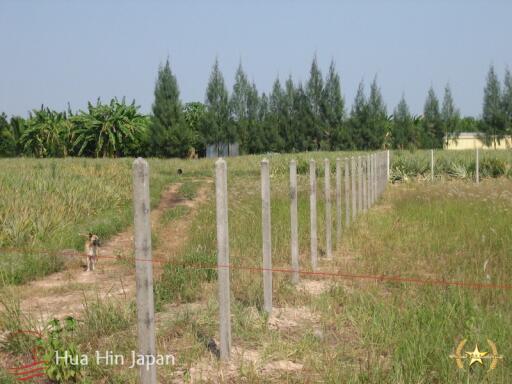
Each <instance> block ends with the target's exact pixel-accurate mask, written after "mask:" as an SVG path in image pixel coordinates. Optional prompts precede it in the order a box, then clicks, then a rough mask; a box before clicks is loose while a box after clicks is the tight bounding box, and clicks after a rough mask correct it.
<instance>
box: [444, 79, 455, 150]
mask: <svg viewBox="0 0 512 384" xmlns="http://www.w3.org/2000/svg"><path fill="white" fill-rule="evenodd" d="M441 120H442V122H443V127H444V137H445V144H448V141H449V140H450V139H453V138H456V137H457V135H458V129H459V122H460V112H459V110H458V109H457V108H456V107H455V104H454V102H453V96H452V91H451V89H450V85H449V84H446V87H445V88H444V97H443V106H442V108H441Z"/></svg>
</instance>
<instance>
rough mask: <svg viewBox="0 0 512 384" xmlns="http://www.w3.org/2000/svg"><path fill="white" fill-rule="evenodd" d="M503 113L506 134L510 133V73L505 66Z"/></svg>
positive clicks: (511, 96)
mask: <svg viewBox="0 0 512 384" xmlns="http://www.w3.org/2000/svg"><path fill="white" fill-rule="evenodd" d="M502 104H503V113H504V114H505V119H506V127H505V132H506V134H507V135H512V74H511V73H510V70H509V69H508V68H507V69H506V70H505V80H504V81H503V103H502Z"/></svg>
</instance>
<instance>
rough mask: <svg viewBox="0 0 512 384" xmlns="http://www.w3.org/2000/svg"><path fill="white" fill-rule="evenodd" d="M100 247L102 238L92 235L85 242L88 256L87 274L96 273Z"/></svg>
mask: <svg viewBox="0 0 512 384" xmlns="http://www.w3.org/2000/svg"><path fill="white" fill-rule="evenodd" d="M99 246H100V238H99V237H98V236H96V235H94V234H92V233H89V237H88V238H87V240H86V241H85V253H86V255H87V272H89V271H94V268H95V267H96V261H97V260H98V248H99Z"/></svg>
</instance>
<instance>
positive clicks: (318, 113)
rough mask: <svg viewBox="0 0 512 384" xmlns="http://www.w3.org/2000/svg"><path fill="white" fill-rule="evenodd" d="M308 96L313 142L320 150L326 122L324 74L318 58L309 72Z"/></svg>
mask: <svg viewBox="0 0 512 384" xmlns="http://www.w3.org/2000/svg"><path fill="white" fill-rule="evenodd" d="M306 96H307V98H308V102H309V109H310V111H311V113H312V116H313V126H312V127H311V128H312V135H311V140H313V142H314V143H313V148H314V149H319V148H320V142H321V141H322V139H323V137H322V136H323V135H322V133H323V130H324V122H323V119H322V107H323V105H322V104H323V79H322V73H321V72H320V69H319V68H318V63H317V60H316V56H315V57H314V58H313V62H312V63H311V69H310V71H309V79H308V81H307V83H306Z"/></svg>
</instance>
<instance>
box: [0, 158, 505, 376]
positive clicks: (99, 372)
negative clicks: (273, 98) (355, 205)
mask: <svg viewBox="0 0 512 384" xmlns="http://www.w3.org/2000/svg"><path fill="white" fill-rule="evenodd" d="M350 155H352V153H311V154H297V155H290V154H287V155H277V154H276V155H270V156H269V159H270V165H271V183H272V184H271V191H272V196H271V198H272V258H273V266H274V268H277V269H279V268H283V269H286V268H289V266H290V261H289V259H290V256H289V255H290V217H289V215H290V214H289V197H288V196H289V195H288V173H287V172H288V162H289V160H290V159H292V158H296V159H297V160H298V173H299V180H298V183H299V191H298V192H299V249H300V266H301V269H303V270H306V271H309V270H310V265H309V195H308V174H307V170H308V168H307V166H308V165H307V161H308V159H309V158H310V157H314V158H316V159H317V160H318V161H317V163H318V167H319V172H318V186H319V193H318V196H319V199H318V213H319V218H318V225H319V228H318V231H319V248H320V261H319V267H320V271H321V272H326V273H329V274H339V275H340V276H338V277H333V276H321V275H319V276H311V275H303V276H301V281H300V283H299V284H298V285H297V286H294V285H292V284H291V283H290V276H289V274H287V273H279V272H275V273H274V286H273V292H274V311H273V313H272V315H271V316H270V317H269V316H267V315H266V314H265V312H264V311H263V310H262V305H263V293H262V276H261V272H259V271H257V270H251V269H250V268H255V269H257V268H260V267H261V260H262V258H261V236H262V234H261V200H260V184H259V183H260V178H259V161H260V160H261V158H262V156H244V157H240V158H233V159H228V171H229V174H228V189H229V225H230V227H229V230H230V247H231V249H230V252H231V254H230V257H231V263H232V264H233V265H234V268H233V269H232V271H231V289H232V326H233V330H232V334H233V347H234V353H233V358H232V361H231V362H230V363H229V364H221V363H219V362H218V360H217V359H216V358H215V356H214V354H212V353H211V350H210V349H209V348H208V345H207V344H208V342H209V341H210V340H211V339H214V340H218V310H217V284H216V277H217V275H216V271H215V270H214V269H211V268H197V267H198V266H199V265H201V266H205V265H208V266H213V265H215V263H216V232H215V228H216V227H215V200H214V183H213V161H211V160H197V161H180V160H150V166H151V197H152V207H153V213H152V228H153V234H152V235H153V240H154V241H153V247H154V257H155V258H158V259H159V260H165V261H166V263H165V264H163V265H155V278H156V283H155V297H156V306H157V311H158V312H157V348H158V351H159V352H160V353H172V354H173V355H174V356H175V357H176V364H175V365H174V366H164V367H162V368H160V369H159V370H158V375H159V381H160V382H162V383H172V382H176V383H180V382H194V383H196V382H212V383H218V382H229V383H240V382H246V383H260V382H269V383H270V382H284V383H299V382H300V383H302V382H310V383H316V382H325V383H404V384H405V383H407V384H408V383H466V382H469V383H508V382H509V379H507V378H510V377H512V365H511V364H510V356H512V347H511V346H510V343H509V340H510V339H511V338H512V320H511V319H512V305H511V303H512V300H511V299H512V292H511V291H512V290H511V289H509V288H508V287H501V288H500V287H499V286H500V285H507V284H510V282H511V277H512V266H511V264H510V261H509V259H510V255H511V254H512V225H511V224H512V219H511V217H512V216H511V210H512V181H511V180H510V179H509V178H508V177H507V175H508V174H510V159H509V154H508V153H505V152H503V153H501V154H500V155H499V160H498V162H502V163H503V172H501V170H500V171H499V172H498V173H497V174H496V175H495V176H499V177H496V178H492V177H490V176H493V175H494V173H493V171H492V170H493V169H494V167H498V168H499V167H501V165H500V164H501V163H500V164H498V165H496V164H494V163H493V161H494V160H489V162H490V163H492V164H490V165H489V166H488V171H486V172H488V173H486V174H485V175H484V176H486V177H484V179H483V181H482V182H481V183H480V184H479V185H476V184H475V183H474V182H473V181H472V173H471V172H472V168H471V156H470V155H471V154H470V153H462V154H451V153H439V154H438V155H439V158H441V157H442V158H443V159H444V160H440V161H439V163H438V165H437V168H436V172H437V173H438V176H437V177H436V180H435V181H434V182H430V181H429V180H428V172H429V171H430V167H429V164H428V153H426V152H421V153H420V152H419V153H415V154H410V153H396V154H394V156H393V158H394V162H393V172H392V176H393V177H394V180H395V181H396V182H395V183H390V184H389V186H388V189H387V191H386V192H385V193H384V195H383V196H382V197H381V199H380V200H379V201H378V202H377V204H376V205H375V206H374V207H372V208H371V209H370V210H369V211H368V212H367V213H365V214H362V215H361V216H359V217H358V218H357V220H356V221H355V222H354V223H353V225H351V226H350V227H349V228H343V234H342V238H341V241H340V242H339V243H336V247H335V251H334V257H333V259H332V260H326V259H325V258H324V257H323V254H324V251H325V244H324V240H325V239H324V231H325V220H324V216H323V214H324V213H323V212H324V205H323V204H324V203H323V198H322V195H323V183H322V182H323V172H322V171H320V168H321V160H322V159H323V158H324V157H328V158H330V159H331V164H334V159H335V158H336V157H345V156H350ZM486 156H490V154H486ZM425 161H427V163H426V166H425ZM0 165H1V168H0V169H1V171H0V193H1V194H2V196H7V198H3V199H2V201H1V202H0V222H1V223H2V226H1V229H0V247H2V249H9V251H5V252H4V251H3V252H2V253H1V256H0V273H1V276H2V280H1V281H2V285H3V288H2V290H3V292H2V300H1V303H2V305H1V306H0V307H1V308H0V309H1V310H2V316H1V317H0V334H1V335H2V351H1V354H0V361H2V362H3V364H2V365H3V366H5V367H10V366H13V365H14V366H15V365H16V364H21V363H22V362H24V361H25V360H26V350H27V347H28V346H29V345H30V342H31V340H30V338H29V337H22V336H19V335H14V334H13V333H14V332H15V331H16V330H17V329H27V328H34V329H35V328H41V326H42V321H43V320H44V321H46V320H47V319H49V318H51V317H52V316H57V317H60V318H63V317H64V316H65V315H66V314H72V315H73V316H74V317H76V318H77V319H78V320H79V322H78V325H77V329H76V330H75V331H74V332H73V333H72V334H70V335H69V336H68V337H67V339H66V341H67V342H69V343H73V344H74V345H76V348H77V349H78V350H79V351H80V353H84V354H90V355H92V354H94V351H96V350H103V351H104V350H112V351H115V352H116V353H120V354H126V355H129V351H131V350H133V349H136V323H135V309H134V294H133V286H134V275H133V269H134V262H133V253H132V249H131V247H132V244H131V241H132V239H131V236H132V233H131V232H130V231H131V229H130V227H131V221H132V211H131V160H129V159H118V160H92V159H91V160H82V159H69V160H68V159H65V160H31V159H23V160H18V159H16V160H0ZM461 167H463V168H464V170H465V171H462V168H461ZM178 168H181V169H183V171H184V174H183V175H182V176H178V175H177V172H176V171H177V169H178ZM416 168H417V169H420V170H422V171H421V172H420V171H417V174H419V177H418V175H417V174H416V175H414V172H415V171H414V169H416ZM450 169H456V170H458V172H451V171H449V170H450ZM500 169H501V168H500ZM404 175H405V176H406V177H404ZM333 183H334V180H333ZM333 185H334V184H333ZM333 212H334V211H333ZM334 221H335V215H333V225H334ZM88 231H93V232H97V233H99V234H100V236H101V237H102V239H104V244H103V246H102V250H103V252H104V253H103V255H105V256H110V255H114V256H116V257H115V258H114V259H105V260H103V259H100V262H99V269H98V271H97V272H95V273H94V274H93V275H92V277H91V274H86V273H85V272H83V271H82V269H81V268H80V263H79V258H76V257H68V256H64V255H63V254H62V251H63V250H66V249H67V250H77V251H79V250H81V248H82V246H83V245H82V244H83V237H81V236H80V235H79V233H82V232H88ZM333 233H335V232H333ZM334 238H335V237H334ZM13 248H14V249H13ZM42 249H44V250H48V251H51V252H50V253H49V254H41V253H40V250H42ZM100 255H101V254H100ZM45 275H47V276H45ZM354 275H357V276H359V277H363V276H387V277H390V276H395V277H396V276H400V277H402V278H407V279H416V280H417V281H416V282H400V281H392V280H387V279H385V278H381V279H375V278H354V277H353V276H354ZM351 276H352V278H351ZM420 280H421V281H424V280H428V281H433V280H436V281H441V282H448V281H449V282H464V283H468V284H469V283H478V284H483V285H484V287H479V288H478V287H460V286H450V285H446V284H442V283H440V284H420V283H418V281H420ZM59 300H60V301H59ZM31 304H32V305H31ZM36 304H37V305H36ZM42 319H43V320H42ZM462 339H468V345H467V347H466V350H469V348H470V347H471V350H472V349H473V347H474V344H475V343H478V346H479V348H480V349H481V350H485V351H488V350H489V346H488V344H487V341H486V340H487V339H490V340H492V341H494V342H495V343H496V345H497V347H498V350H499V353H500V354H502V355H503V356H505V358H504V359H503V360H500V361H499V362H498V365H497V367H496V369H494V370H492V371H490V372H486V368H487V367H488V366H489V364H488V361H486V367H485V368H483V367H481V366H479V365H478V364H476V365H473V366H472V368H471V369H470V370H468V369H467V367H466V368H465V369H463V370H460V369H458V368H457V366H456V364H455V362H454V360H453V359H451V358H450V357H449V355H450V354H453V353H454V350H455V348H456V346H457V343H458V342H460V341H461V340H462ZM466 365H467V364H466ZM84 373H85V378H84V379H83V381H82V382H90V383H136V382H137V371H136V370H134V369H128V368H127V367H108V366H107V367H106V366H101V365H96V364H90V365H88V366H87V367H86V369H85V371H84ZM3 375H4V376H2V373H0V382H6V383H8V382H9V380H10V379H8V377H7V374H6V373H4V374H3ZM12 382H14V381H12Z"/></svg>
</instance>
